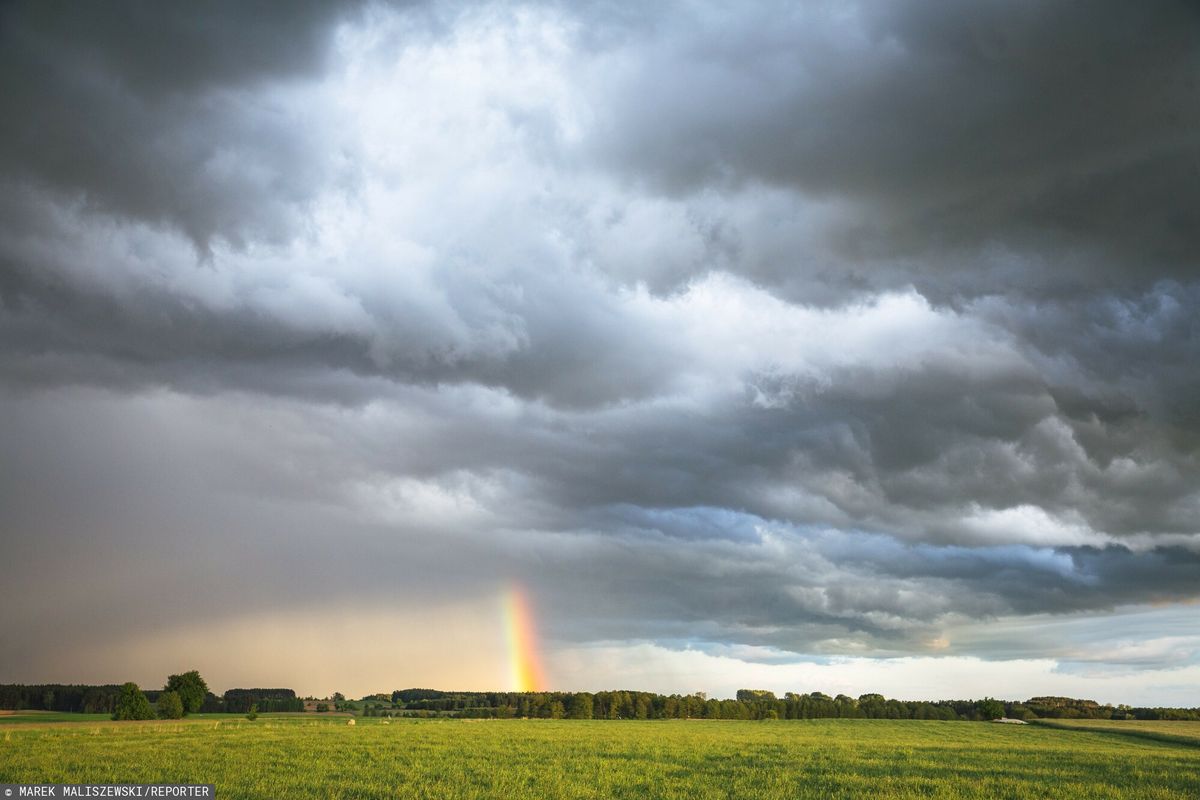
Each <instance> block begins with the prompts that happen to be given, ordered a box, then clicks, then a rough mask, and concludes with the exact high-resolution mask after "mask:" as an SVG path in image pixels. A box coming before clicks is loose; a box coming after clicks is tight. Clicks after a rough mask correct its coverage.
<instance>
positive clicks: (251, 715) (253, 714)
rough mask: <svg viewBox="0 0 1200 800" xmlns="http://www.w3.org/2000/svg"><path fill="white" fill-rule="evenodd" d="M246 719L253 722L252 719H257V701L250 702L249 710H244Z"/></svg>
mask: <svg viewBox="0 0 1200 800" xmlns="http://www.w3.org/2000/svg"><path fill="white" fill-rule="evenodd" d="M246 719H248V720H250V721H251V722H254V720H256V719H258V703H251V704H250V710H249V711H247V712H246Z"/></svg>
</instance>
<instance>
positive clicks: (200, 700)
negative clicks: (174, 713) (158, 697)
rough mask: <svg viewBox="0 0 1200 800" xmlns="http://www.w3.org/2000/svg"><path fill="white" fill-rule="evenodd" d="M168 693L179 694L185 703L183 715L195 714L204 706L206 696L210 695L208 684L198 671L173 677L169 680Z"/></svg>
mask: <svg viewBox="0 0 1200 800" xmlns="http://www.w3.org/2000/svg"><path fill="white" fill-rule="evenodd" d="M165 690H166V691H168V692H178V693H179V699H180V700H181V701H182V702H183V713H185V714H193V713H195V712H197V711H199V710H200V706H202V705H204V696H205V695H206V694H208V684H207V683H205V682H204V679H203V678H201V677H200V673H199V672H197V671H196V670H192V671H191V672H185V673H183V674H182V675H172V676H170V677H169V678H167V685H166V689H165Z"/></svg>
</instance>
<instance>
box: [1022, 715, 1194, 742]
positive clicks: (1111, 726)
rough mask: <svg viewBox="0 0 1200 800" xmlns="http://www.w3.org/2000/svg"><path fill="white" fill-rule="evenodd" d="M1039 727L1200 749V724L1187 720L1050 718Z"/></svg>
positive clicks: (1041, 721)
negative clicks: (1192, 746)
mask: <svg viewBox="0 0 1200 800" xmlns="http://www.w3.org/2000/svg"><path fill="white" fill-rule="evenodd" d="M1037 724H1038V725H1045V726H1047V727H1051V728H1062V729H1065V730H1076V731H1089V732H1092V733H1107V734H1112V735H1116V736H1130V737H1133V738H1137V739H1150V740H1153V741H1159V742H1172V743H1178V744H1191V745H1195V746H1197V747H1200V722H1193V721H1185V720H1141V719H1128V720H1108V719H1050V720H1038V721H1037Z"/></svg>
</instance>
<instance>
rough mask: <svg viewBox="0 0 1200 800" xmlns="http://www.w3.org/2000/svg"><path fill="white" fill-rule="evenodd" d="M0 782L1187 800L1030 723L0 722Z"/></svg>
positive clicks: (1164, 748)
mask: <svg viewBox="0 0 1200 800" xmlns="http://www.w3.org/2000/svg"><path fill="white" fill-rule="evenodd" d="M0 782H105V783H154V782H189V783H215V784H216V785H217V793H218V797H221V798H257V797H313V798H317V797H320V798H327V797H332V798H337V797H345V798H349V797H354V798H376V797H377V798H385V797H386V798H396V797H400V798H422V797H438V798H483V797H506V798H510V797H511V798H525V797H528V798H574V797H594V798H607V797H617V798H687V799H688V800H697V799H699V798H725V797H755V798H810V797H811V798H817V797H821V798H829V797H846V798H849V797H866V796H871V797H885V798H909V797H913V798H915V797H934V798H938V797H947V798H968V797H979V798H985V797H986V798H995V797H1005V798H1077V797H1089V798H1126V797H1128V798H1133V797H1137V798H1191V797H1196V796H1200V747H1196V746H1193V745H1189V744H1185V743H1169V742H1158V741H1150V740H1146V739H1140V738H1136V737H1127V736H1118V735H1113V734H1110V733H1106V732H1101V733H1094V732H1091V731H1080V730H1065V729H1061V728H1051V727H1043V726H1006V725H1003V726H1002V725H988V724H983V723H964V722H928V721H892V720H814V721H795V722H783V721H780V722H725V721H720V722H715V721H714V722H699V721H696V722H682V721H680V722H674V721H655V722H634V721H629V722H606V721H595V722H591V721H541V720H505V721H487V722H473V721H468V720H422V721H413V720H408V721H392V722H391V724H384V723H383V722H382V721H378V720H359V721H358V724H357V725H355V726H349V725H346V724H345V722H344V721H342V720H334V719H326V720H300V719H260V720H258V721H257V722H249V721H246V720H240V719H225V720H215V719H211V718H210V719H193V720H186V721H182V722H146V723H95V722H76V723H50V724H26V725H18V724H14V725H9V726H6V727H5V728H4V729H3V731H2V732H0Z"/></svg>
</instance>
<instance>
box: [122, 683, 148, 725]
mask: <svg viewBox="0 0 1200 800" xmlns="http://www.w3.org/2000/svg"><path fill="white" fill-rule="evenodd" d="M112 718H113V719H154V709H153V708H151V707H150V701H149V700H147V699H146V695H144V694H142V690H141V689H139V688H138V685H137V684H136V683H133V682H132V681H131V682H130V683H126V684H125V685H123V686H122V687H121V694H120V695H119V696H118V697H117V710H116V711H114V712H113V716H112Z"/></svg>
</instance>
